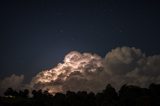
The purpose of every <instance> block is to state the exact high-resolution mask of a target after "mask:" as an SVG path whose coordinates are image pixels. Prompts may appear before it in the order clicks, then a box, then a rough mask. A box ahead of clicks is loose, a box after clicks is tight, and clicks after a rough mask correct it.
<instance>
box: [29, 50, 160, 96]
mask: <svg viewBox="0 0 160 106" xmlns="http://www.w3.org/2000/svg"><path fill="white" fill-rule="evenodd" d="M159 82H160V55H154V56H149V57H146V56H145V54H144V53H142V51H141V50H140V49H136V48H134V47H132V48H130V47H118V48H115V49H113V50H111V51H110V52H108V53H107V54H106V56H105V58H102V57H100V56H99V55H97V54H92V53H79V52H77V51H72V52H70V53H68V54H67V55H66V56H65V58H64V61H63V63H59V64H58V65H57V66H56V67H54V68H52V69H50V70H46V71H42V72H40V73H38V74H37V75H36V76H35V77H34V78H33V80H32V82H31V85H32V88H36V89H39V88H40V89H43V90H49V91H50V92H52V93H53V92H65V91H67V90H72V91H78V90H87V91H94V92H97V91H100V90H102V89H103V88H104V87H105V86H106V85H107V84H108V83H111V84H112V85H113V86H115V87H116V88H119V87H120V86H122V85H123V84H133V85H139V86H142V87H146V86H148V84H150V83H159Z"/></svg>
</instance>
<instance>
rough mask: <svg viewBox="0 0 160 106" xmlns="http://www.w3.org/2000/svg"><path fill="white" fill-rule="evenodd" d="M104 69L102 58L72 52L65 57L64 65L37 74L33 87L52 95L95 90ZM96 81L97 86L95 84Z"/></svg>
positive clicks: (32, 83)
mask: <svg viewBox="0 0 160 106" xmlns="http://www.w3.org/2000/svg"><path fill="white" fill-rule="evenodd" d="M102 69H103V60H102V58H101V57H100V56H98V55H96V54H91V53H82V54H81V53H79V52H77V51H72V52H70V53H68V54H67V55H66V56H65V58H64V61H63V63H59V64H58V65H57V66H56V67H54V68H52V69H50V70H46V71H42V72H40V73H39V74H37V75H36V76H35V77H34V78H33V80H32V82H31V87H32V88H34V89H42V90H49V92H52V93H54V92H62V91H66V90H74V91H77V90H92V89H93V90H94V89H95V87H96V86H97V85H98V83H97V81H98V78H97V73H100V71H101V70H102ZM96 78H97V79H96ZM95 79H96V80H95ZM94 80H95V81H96V82H95V83H96V85H94V84H93V81H94ZM91 86H95V87H91Z"/></svg>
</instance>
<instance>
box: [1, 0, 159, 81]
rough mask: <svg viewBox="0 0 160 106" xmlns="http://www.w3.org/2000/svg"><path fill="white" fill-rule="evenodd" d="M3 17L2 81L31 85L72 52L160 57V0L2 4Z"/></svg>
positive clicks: (13, 0) (39, 0)
mask: <svg viewBox="0 0 160 106" xmlns="http://www.w3.org/2000/svg"><path fill="white" fill-rule="evenodd" d="M0 14H1V16H0V27H1V30H0V49H1V52H0V60H1V61H0V78H3V77H5V76H8V75H11V74H13V73H15V74H24V75H25V76H26V78H27V79H30V78H31V77H33V76H34V75H35V74H37V73H38V72H40V71H41V70H44V69H48V68H51V67H53V66H55V65H56V64H57V63H59V62H62V61H63V58H64V56H65V54H66V53H68V52H70V51H72V50H77V51H80V52H93V53H97V54H99V55H101V56H102V57H104V56H105V55H106V53H107V52H109V51H110V50H111V49H113V48H116V47H121V46H129V47H136V48H140V49H141V50H142V51H143V52H145V53H146V54H147V55H152V54H159V53H160V47H159V41H160V2H159V1H158V0H91V1H89V0H74V1H69V0H65V1H62V0H37V1H36V0H1V1H0Z"/></svg>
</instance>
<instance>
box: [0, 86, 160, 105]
mask: <svg viewBox="0 0 160 106" xmlns="http://www.w3.org/2000/svg"><path fill="white" fill-rule="evenodd" d="M31 93H32V95H33V96H32V97H29V96H28V95H29V90H27V89H25V90H20V91H19V92H17V91H16V90H13V89H12V88H8V89H7V90H6V91H5V93H4V95H5V96H4V97H0V106H160V84H151V85H150V86H149V88H141V87H138V86H133V85H123V86H122V87H121V88H120V90H119V91H118V93H117V92H116V90H115V88H113V87H112V86H111V85H110V84H108V85H107V86H106V88H105V89H104V90H103V91H102V92H99V93H97V94H95V93H93V92H89V93H88V92H86V91H78V92H72V91H67V92H66V93H65V94H63V93H56V94H55V95H51V94H50V93H48V91H42V90H33V91H32V92H31Z"/></svg>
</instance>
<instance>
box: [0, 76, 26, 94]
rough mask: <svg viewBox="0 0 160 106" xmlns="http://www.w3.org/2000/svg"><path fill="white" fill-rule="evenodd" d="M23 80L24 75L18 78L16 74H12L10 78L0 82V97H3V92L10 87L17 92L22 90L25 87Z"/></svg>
mask: <svg viewBox="0 0 160 106" xmlns="http://www.w3.org/2000/svg"><path fill="white" fill-rule="evenodd" d="M23 80H24V76H23V75H20V76H18V75H15V74H12V75H11V76H10V77H6V78H4V79H3V80H0V95H2V94H3V92H4V91H5V90H6V89H7V88H9V87H12V88H13V89H15V90H17V89H20V88H21V87H22V85H23V84H22V82H23Z"/></svg>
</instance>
